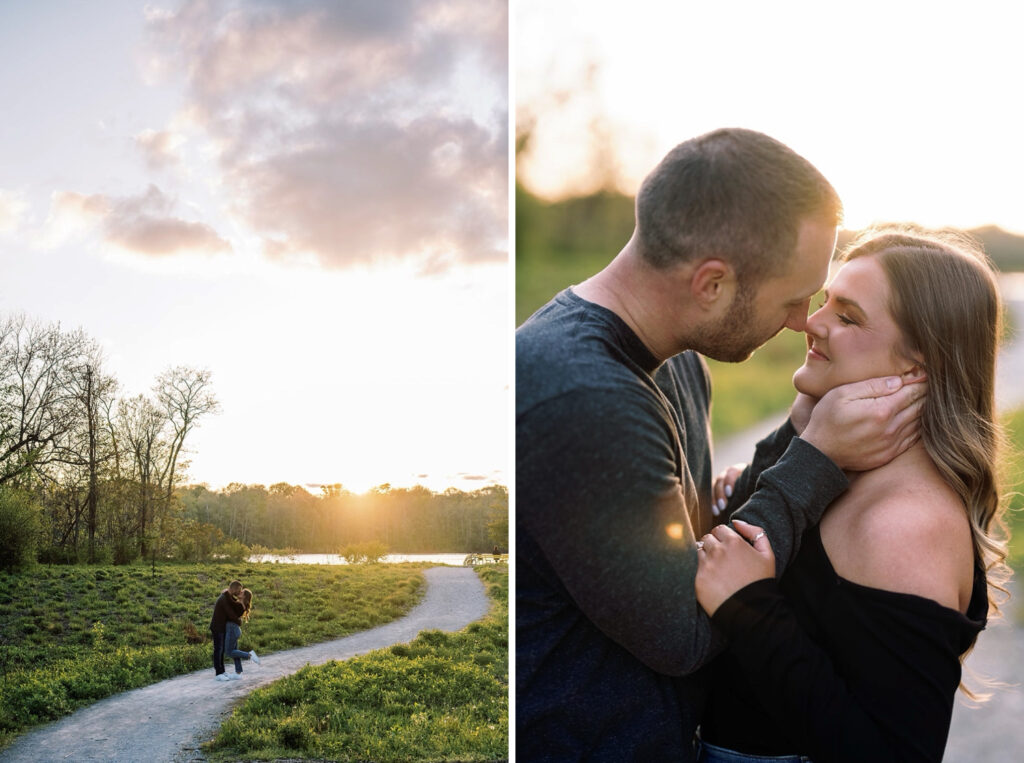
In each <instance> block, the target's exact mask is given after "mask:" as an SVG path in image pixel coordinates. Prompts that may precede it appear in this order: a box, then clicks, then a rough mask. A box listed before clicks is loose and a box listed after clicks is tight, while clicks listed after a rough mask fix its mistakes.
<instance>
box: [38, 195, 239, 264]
mask: <svg viewBox="0 0 1024 763" xmlns="http://www.w3.org/2000/svg"><path fill="white" fill-rule="evenodd" d="M173 207H174V202H173V200H171V199H170V198H169V197H168V196H167V195H166V194H164V193H163V191H161V190H160V189H159V188H157V187H156V186H155V185H151V186H149V188H148V189H146V191H145V192H144V193H142V194H140V195H138V196H130V197H126V198H113V197H110V196H105V195H103V194H92V195H85V194H81V193H76V192H74V191H58V192H57V193H55V194H54V196H53V200H52V205H51V209H50V219H49V220H48V227H50V228H52V229H53V230H56V231H60V232H61V235H62V237H66V236H67V235H70V234H72V233H73V232H75V231H80V230H82V229H84V228H97V227H98V229H99V231H100V234H101V236H102V238H103V240H104V241H106V242H107V243H110V244H113V245H116V246H119V247H121V248H123V249H127V250H129V251H132V252H136V253H138V254H145V255H154V256H160V255H169V254H176V253H179V252H198V253H205V254H216V253H219V252H226V251H230V250H231V244H230V243H228V242H227V241H226V240H225V239H223V238H221V237H220V236H219V235H218V234H217V232H216V231H215V230H214V229H213V228H211V227H210V226H208V225H206V224H205V223H200V222H192V221H188V220H183V219H181V218H180V217H176V216H174V214H173Z"/></svg>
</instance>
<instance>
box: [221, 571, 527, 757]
mask: <svg viewBox="0 0 1024 763" xmlns="http://www.w3.org/2000/svg"><path fill="white" fill-rule="evenodd" d="M477 574H479V575H480V577H481V578H482V579H483V580H484V582H485V583H486V585H487V587H488V594H489V595H490V597H491V600H492V602H493V607H492V611H491V612H490V614H489V615H488V616H487V617H486V618H485V619H484V620H482V621H480V622H476V623H472V624H470V625H469V626H468V627H466V628H465V629H463V630H462V631H460V632H458V633H443V632H441V631H424V632H423V633H421V634H420V635H419V636H418V637H417V638H416V639H415V640H414V641H413V642H411V643H410V644H397V645H395V646H392V647H391V648H389V649H383V650H380V651H377V652H373V653H371V654H367V655H364V656H362V657H356V658H353V659H351V660H346V661H345V662H336V661H335V662H329V663H327V664H325V665H320V666H307V667H305V668H303V669H302V670H300V671H299V672H298V673H296V674H294V675H292V676H288V677H287V678H283V679H281V680H280V681H277V682H275V683H274V684H273V685H272V686H269V687H267V688H264V689H257V690H256V691H254V692H253V693H252V694H250V695H249V696H248V697H247V698H246V700H245V702H244V703H243V704H242V705H241V706H240V707H239V708H238V709H237V710H236V711H235V713H234V714H233V715H232V717H231V718H230V719H228V720H227V721H226V722H225V723H224V724H223V726H222V727H221V730H220V733H219V734H218V735H217V737H216V739H214V740H213V742H211V743H210V744H209V745H208V746H207V748H206V752H207V753H208V754H209V755H210V756H211V759H213V760H274V759H296V758H299V759H304V758H312V759H317V760H323V759H327V760H335V761H370V760H372V761H375V763H390V762H392V761H442V760H447V761H455V760H457V761H489V760H500V759H506V758H507V757H508V567H507V566H505V565H488V566H486V567H480V568H477Z"/></svg>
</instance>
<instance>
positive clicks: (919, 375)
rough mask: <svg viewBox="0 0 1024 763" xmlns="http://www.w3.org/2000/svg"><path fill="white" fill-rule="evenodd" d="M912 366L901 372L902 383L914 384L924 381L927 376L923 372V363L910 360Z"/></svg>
mask: <svg viewBox="0 0 1024 763" xmlns="http://www.w3.org/2000/svg"><path fill="white" fill-rule="evenodd" d="M912 361H913V365H912V366H911V367H910V368H908V369H907V370H906V371H904V372H903V374H902V377H903V383H904V384H913V383H914V382H921V381H926V380H927V379H928V374H927V373H926V372H925V370H924V361H923V360H917V359H912Z"/></svg>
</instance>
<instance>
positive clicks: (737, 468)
mask: <svg viewBox="0 0 1024 763" xmlns="http://www.w3.org/2000/svg"><path fill="white" fill-rule="evenodd" d="M746 468H747V465H746V464H733V465H732V466H730V467H729V468H728V469H726V470H725V471H723V472H722V473H721V474H719V475H718V476H717V477H715V484H714V485H712V486H711V513H712V514H714V515H715V516H716V517H717V516H718V515H719V514H721V513H722V512H723V511H725V504H726V503H728V502H729V499H730V498H732V489H733V487H734V486H735V485H736V480H738V479H739V476H740V475H741V474H743V470H744V469H746Z"/></svg>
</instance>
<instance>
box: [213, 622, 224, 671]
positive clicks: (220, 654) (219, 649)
mask: <svg viewBox="0 0 1024 763" xmlns="http://www.w3.org/2000/svg"><path fill="white" fill-rule="evenodd" d="M211 633H213V669H214V670H215V671H216V672H217V675H218V676H219V675H220V674H221V673H223V672H224V631H221V632H220V633H218V632H217V631H211Z"/></svg>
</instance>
